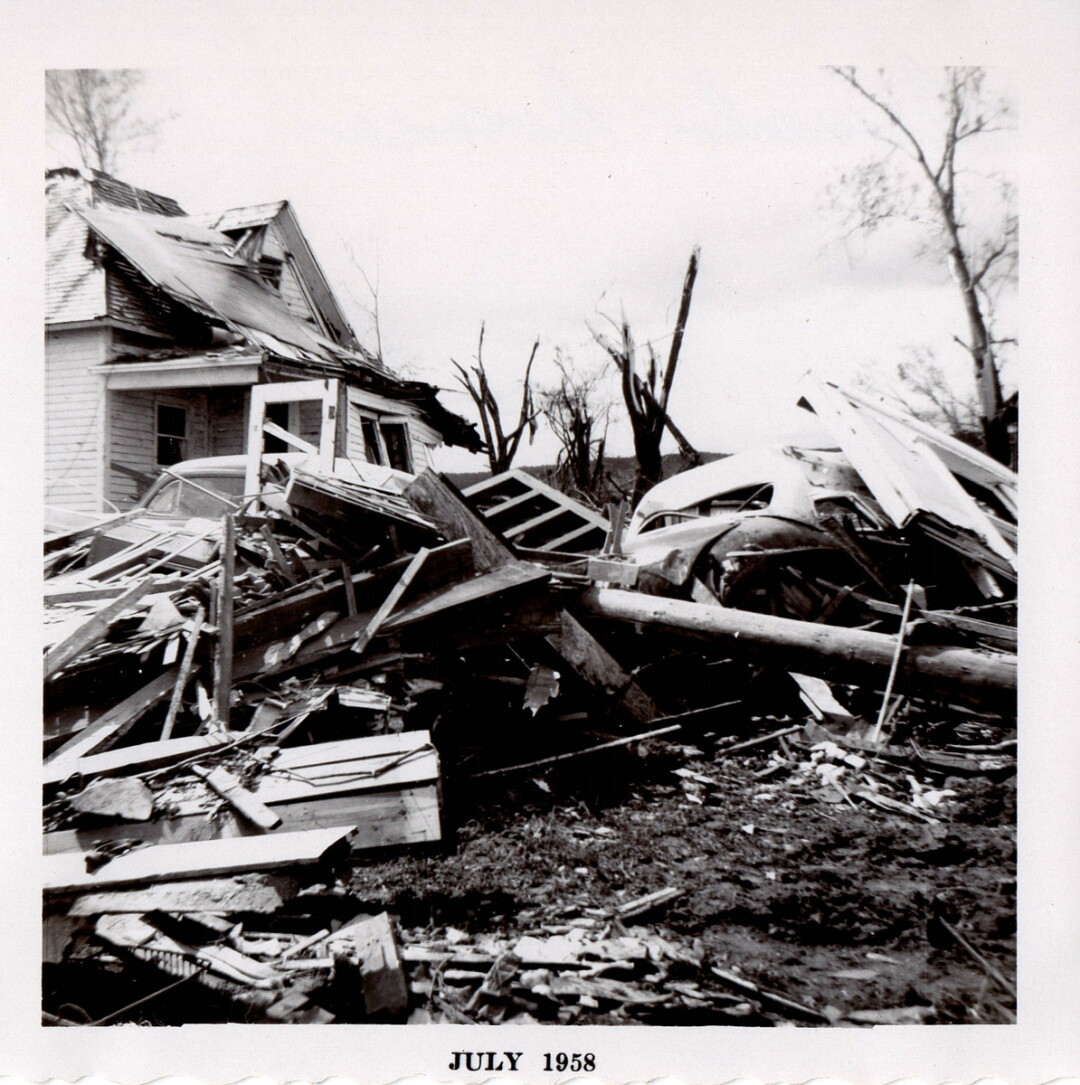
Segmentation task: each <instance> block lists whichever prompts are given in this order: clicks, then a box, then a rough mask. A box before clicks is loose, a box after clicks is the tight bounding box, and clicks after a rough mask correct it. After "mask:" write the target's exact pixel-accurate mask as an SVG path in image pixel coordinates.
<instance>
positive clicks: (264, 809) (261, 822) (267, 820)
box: [191, 765, 281, 830]
mask: <svg viewBox="0 0 1080 1085" xmlns="http://www.w3.org/2000/svg"><path fill="white" fill-rule="evenodd" d="M191 771H192V772H193V773H195V775H196V776H198V777H199V778H200V779H202V780H203V782H204V783H205V784H206V786H207V787H209V788H210V790H211V791H213V792H214V793H215V794H217V795H220V796H221V797H222V798H223V799H224V800H225V801H226V802H227V803H228V804H229V805H230V806H231V807H232V808H233V809H234V810H235V811H236V812H237V813H238V814H239V815H240V816H241V817H243V818H246V819H247V820H248V821H250V822H251V824H252V825H255V826H257V827H258V828H260V829H263V830H270V829H276V828H277V827H278V826H279V825H280V824H281V818H279V817H278V816H277V814H275V813H274V812H273V811H272V810H271V809H270V808H269V807H268V806H267V805H266V804H265V803H264V802H262V801H261V800H260V799H258V798H257V797H256V796H255V795H254V794H252V792H250V791H248V789H247V788H246V787H244V786H242V785H241V783H240V780H239V778H238V777H236V776H234V775H233V774H232V773H231V772H229V771H228V770H227V769H223V768H215V769H205V768H203V766H202V765H192V766H191Z"/></svg>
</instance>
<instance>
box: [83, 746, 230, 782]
mask: <svg viewBox="0 0 1080 1085" xmlns="http://www.w3.org/2000/svg"><path fill="white" fill-rule="evenodd" d="M229 741H230V740H229V738H228V737H227V736H226V735H192V736H191V737H189V738H170V739H168V740H167V741H162V742H140V743H139V744H138V745H137V746H123V747H121V748H120V749H118V750H109V751H108V752H107V753H99V754H93V755H91V756H89V757H81V758H79V759H78V763H77V764H76V766H75V771H76V772H77V773H78V775H79V777H80V778H81V779H83V780H92V779H94V778H95V777H98V776H115V775H117V774H118V773H122V774H123V775H125V776H127V775H135V774H138V773H141V772H146V771H147V770H149V769H156V768H161V767H162V766H164V765H171V764H174V763H175V762H177V761H183V760H184V758H185V757H191V756H192V755H193V754H198V753H210V752H212V751H213V750H216V749H217V748H218V747H219V746H225V745H228V743H229Z"/></svg>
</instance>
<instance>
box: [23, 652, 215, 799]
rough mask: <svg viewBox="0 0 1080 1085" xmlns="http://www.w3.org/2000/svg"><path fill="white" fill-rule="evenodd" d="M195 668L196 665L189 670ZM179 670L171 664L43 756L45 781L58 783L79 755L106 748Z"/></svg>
mask: <svg viewBox="0 0 1080 1085" xmlns="http://www.w3.org/2000/svg"><path fill="white" fill-rule="evenodd" d="M197 671H198V668H197V667H196V668H195V670H194V671H193V672H192V673H193V674H194V673H197ZM179 673H180V668H179V667H170V668H169V669H168V670H167V671H164V672H163V673H162V674H159V675H158V676H157V677H156V678H154V679H153V680H152V681H150V682H148V683H147V684H146V685H145V686H143V687H142V689H138V690H136V691H135V692H134V693H133V694H131V696H130V697H125V698H124V700H122V701H121V702H120V703H119V704H118V705H116V706H115V707H113V708H111V709H109V711H108V712H106V713H105V714H104V715H103V716H99V717H98V718H97V719H96V720H95V721H94V722H93V723H92V724H90V726H89V727H86V728H84V729H83V730H81V731H80V732H79V733H78V734H77V735H76V736H75V737H74V738H72V739H70V740H69V741H68V742H66V743H64V745H63V746H61V747H60V749H59V750H57V751H56V752H55V753H54V754H51V755H50V756H49V757H48V758H47V759H46V761H45V778H44V782H45V783H46V784H58V783H60V781H61V780H66V779H67V778H68V777H69V776H70V775H71V774H72V773H73V772H75V771H76V769H77V767H78V762H79V760H80V759H81V758H83V757H85V756H86V755H87V754H91V753H96V752H98V751H102V750H106V749H108V748H109V747H110V746H111V745H112V744H113V743H114V742H116V741H117V740H118V739H119V738H121V737H122V736H123V735H125V734H126V733H127V732H128V731H129V730H130V729H131V728H132V727H133V726H134V725H135V724H136V723H137V722H138V721H139V720H140V719H141V718H142V717H143V716H144V715H145V714H146V713H147V712H149V711H150V709H151V708H153V707H154V705H156V704H157V703H158V702H159V701H163V700H164V699H165V698H166V697H168V696H169V694H170V693H172V690H173V686H175V684H176V679H177V677H178V675H179Z"/></svg>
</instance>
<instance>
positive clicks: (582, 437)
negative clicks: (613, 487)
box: [539, 347, 612, 508]
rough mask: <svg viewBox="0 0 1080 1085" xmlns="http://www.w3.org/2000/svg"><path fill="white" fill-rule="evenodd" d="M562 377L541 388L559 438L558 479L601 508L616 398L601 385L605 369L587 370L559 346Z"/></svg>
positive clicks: (542, 407) (544, 405)
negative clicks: (610, 424) (613, 401)
mask: <svg viewBox="0 0 1080 1085" xmlns="http://www.w3.org/2000/svg"><path fill="white" fill-rule="evenodd" d="M555 365H556V367H557V368H558V370H559V382H558V384H555V385H553V386H551V387H550V388H546V389H543V390H542V391H541V392H540V393H539V402H540V411H541V413H542V414H543V416H544V418H545V419H546V420H547V424H548V426H549V427H550V429H551V432H552V433H553V434H554V435H555V437H556V439H557V440H558V442H559V455H558V459H557V461H556V464H555V480H556V483H557V484H558V485H559V487H560V489H562V490H564V491H565V492H567V493H571V494H573V495H574V496H576V497H578V498H581V499H582V500H585V501H587V502H589V503H590V504H593V505H595V506H596V507H597V508H602V507H603V505H604V504H605V502H606V501H607V499H608V497H609V496H610V495H609V494H608V493H607V488H606V486H605V485H604V447H605V445H606V443H607V427H608V418H609V416H610V414H611V407H612V403H611V400H610V399H609V398H608V397H607V395H606V394H605V392H604V390H603V388H602V387H601V384H602V380H603V372H602V370H597V369H592V370H582V369H579V368H578V367H576V366H575V365H574V362H573V359H572V358H569V357H568V356H567V355H566V354H564V353H563V351H562V349H561V348H559V347H556V348H555Z"/></svg>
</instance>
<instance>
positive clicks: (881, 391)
mask: <svg viewBox="0 0 1080 1085" xmlns="http://www.w3.org/2000/svg"><path fill="white" fill-rule="evenodd" d="M909 353H910V357H909V359H908V360H907V361H903V362H899V363H897V365H896V369H895V371H894V376H895V378H896V380H895V381H894V382H892V383H891V384H888V385H886V384H885V382H883V381H880V380H878V379H877V378H876V377H875V376H872V375H870V374H868V373H860V374H858V375H857V376H856V378H855V383H856V384H857V385H858V386H859V387H861V388H862V389H864V390H865V391H867V392H869V393H871V394H873V395H875V396H880V397H881V399H883V400H885V401H886V402H888V403H891V404H892V405H893V406H894V407H897V408H899V409H900V410H901V411H903V412H904V413H905V414H909V415H911V416H912V417H913V418H917V419H918V420H919V421H920V422H926V423H928V424H929V425H932V426H935V427H937V428H938V429H942V430H945V431H946V432H948V433H950V434H951V435H952V436H953V437H957V438H959V439H960V440H962V441H966V442H967V443H968V444H970V445H973V446H974V447H976V448H979V447H981V446H982V443H983V442H982V426H981V415H980V411H979V401H978V397H977V396H975V395H974V394H973V393H971V394H968V395H966V396H965V395H964V394H962V393H961V392H960V391H958V390H957V387H956V384H955V382H954V381H950V380H949V378H948V376H947V375H946V373H945V370H944V368H943V367H942V365H941V363H940V362H939V361H938V360H937V357H936V355H935V354H934V352H933V350H931V349H930V348H928V347H913V348H911V349H910V351H909Z"/></svg>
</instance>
